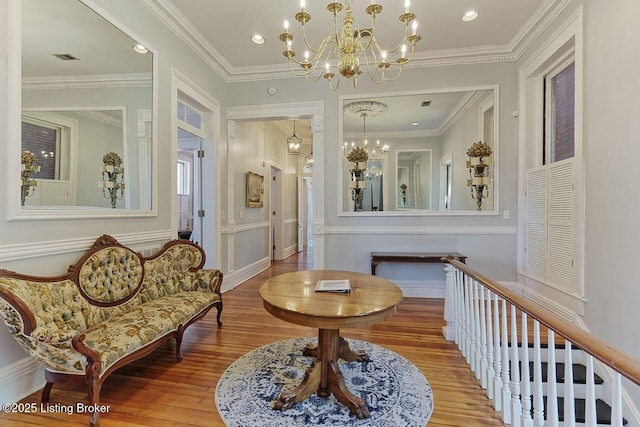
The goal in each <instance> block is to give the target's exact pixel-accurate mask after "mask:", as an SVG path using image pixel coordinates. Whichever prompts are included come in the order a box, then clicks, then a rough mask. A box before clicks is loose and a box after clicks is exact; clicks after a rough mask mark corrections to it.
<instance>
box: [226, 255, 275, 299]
mask: <svg viewBox="0 0 640 427" xmlns="http://www.w3.org/2000/svg"><path fill="white" fill-rule="evenodd" d="M269 267H271V260H270V259H269V257H266V258H262V259H260V260H258V261H256V262H254V263H253V264H249V265H247V266H246V267H243V268H241V269H240V270H235V271H232V272H229V273H225V274H224V278H223V280H222V289H221V290H222V292H226V291H230V290H231V289H233V288H235V287H236V286H238V285H239V284H241V283H242V282H244V281H246V280H249V279H251V278H252V277H253V276H255V275H257V274H258V273H261V272H263V271H264V270H266V269H267V268H269Z"/></svg>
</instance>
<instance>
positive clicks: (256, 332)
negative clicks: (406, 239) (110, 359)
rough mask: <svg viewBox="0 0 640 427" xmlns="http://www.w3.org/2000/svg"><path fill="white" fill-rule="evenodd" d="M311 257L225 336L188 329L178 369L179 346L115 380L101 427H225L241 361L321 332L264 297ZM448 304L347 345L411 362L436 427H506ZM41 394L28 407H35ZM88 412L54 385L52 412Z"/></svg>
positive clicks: (246, 293) (229, 316)
mask: <svg viewBox="0 0 640 427" xmlns="http://www.w3.org/2000/svg"><path fill="white" fill-rule="evenodd" d="M311 257H312V254H311V253H310V252H303V253H302V254H297V255H294V256H292V257H290V258H288V259H286V260H284V261H277V262H274V263H273V265H272V267H271V268H269V269H268V270H266V271H264V272H262V273H260V274H259V275H258V276H256V277H254V278H252V279H249V280H248V281H246V282H245V283H243V284H241V285H240V286H238V287H236V288H235V289H233V290H231V291H229V292H227V293H225V294H224V296H223V298H224V310H223V313H222V321H223V323H224V324H223V326H222V328H218V327H217V325H216V318H215V310H213V311H212V312H211V313H209V314H208V315H207V316H206V317H205V318H204V319H203V320H202V321H200V322H197V323H196V324H194V325H192V326H190V327H189V328H188V329H187V331H186V333H185V336H184V339H183V342H182V353H183V355H184V359H183V360H182V362H179V363H178V362H177V361H176V358H175V343H174V342H171V341H170V342H167V343H165V344H164V345H162V346H160V348H158V349H157V350H156V351H154V352H153V353H152V354H150V355H149V356H147V357H145V358H143V359H140V360H139V361H136V362H134V363H132V364H130V365H128V366H125V367H123V368H121V369H120V370H118V371H117V372H115V373H114V374H112V375H111V377H110V378H109V379H108V380H107V381H106V382H105V383H104V385H103V387H102V394H101V403H102V404H105V405H110V411H109V412H108V413H106V414H102V415H101V417H100V425H101V426H102V427H111V426H124V427H137V426H154V427H155V426H157V427H193V426H213V427H218V426H224V423H223V422H222V420H221V418H220V416H219V415H218V412H217V410H216V406H215V400H214V398H215V397H214V394H215V387H216V384H217V381H218V380H219V378H220V376H221V375H222V373H223V372H224V371H225V369H226V368H227V367H228V366H229V365H230V364H231V363H233V362H234V361H235V360H236V359H237V358H239V357H240V356H242V355H243V354H245V353H247V352H249V351H251V350H253V349H255V348H257V347H260V346H262V345H265V344H268V343H271V342H274V341H280V340H284V339H287V338H294V337H300V336H303V337H313V336H315V335H316V331H314V330H312V329H311V328H307V327H304V326H297V325H293V324H290V323H287V322H284V321H281V320H278V319H276V318H274V317H273V316H271V315H270V314H269V313H267V312H266V310H265V309H264V308H263V306H262V301H261V299H260V296H259V294H258V289H259V287H260V285H261V284H262V282H263V281H264V280H266V279H267V278H269V277H273V276H275V275H278V274H283V273H287V272H290V271H296V270H300V269H310V268H311ZM443 313H444V301H443V300H442V299H423V298H405V299H404V300H403V301H402V302H401V303H400V305H399V306H398V311H397V313H396V314H395V315H394V316H392V317H391V318H390V319H388V320H385V321H384V322H381V323H379V324H376V325H372V326H370V327H367V328H361V329H344V330H342V331H341V333H342V334H343V336H345V337H346V338H347V339H348V338H354V339H359V340H365V341H370V342H372V343H375V344H378V345H380V346H383V347H386V348H389V349H391V350H393V351H395V352H397V353H399V354H400V355H402V356H403V357H405V358H407V359H408V360H410V361H411V362H412V363H414V364H415V365H416V366H417V367H418V368H419V369H420V370H421V371H422V372H423V373H424V375H425V377H426V378H427V379H428V380H429V383H430V385H431V388H432V390H433V394H434V406H435V409H434V412H433V415H432V416H431V420H430V422H429V426H430V427H431V426H465V427H467V426H503V425H504V424H503V423H502V422H501V420H500V416H499V414H496V413H495V411H494V410H493V407H492V405H491V402H490V401H489V400H488V399H487V398H486V393H485V391H484V390H482V389H481V387H480V386H479V382H478V381H477V380H476V379H475V375H474V374H473V373H472V372H471V371H470V370H469V368H468V367H467V365H466V363H465V362H464V358H463V357H462V356H461V355H460V352H459V351H458V350H457V348H456V346H455V345H454V344H453V343H451V342H448V341H445V340H444V338H443V337H442V327H443V326H444V320H443ZM39 399H40V392H38V393H34V394H32V395H30V396H28V397H26V398H25V399H23V402H37V403H38V405H39ZM77 402H84V403H88V401H87V395H86V392H85V391H84V389H82V387H78V386H76V385H70V384H61V385H56V386H54V388H53V390H52V392H51V404H55V403H60V404H62V405H75V404H76V403H77ZM88 418H89V417H88V414H75V413H74V414H72V415H68V414H66V413H40V412H37V413H34V414H15V413H0V425H2V426H3V427H4V426H8V427H14V426H16V427H17V426H21V427H22V426H54V427H57V426H65V427H66V426H86V425H88Z"/></svg>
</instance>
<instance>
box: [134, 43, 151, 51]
mask: <svg viewBox="0 0 640 427" xmlns="http://www.w3.org/2000/svg"><path fill="white" fill-rule="evenodd" d="M133 50H135V51H136V52H138V53H147V52H149V49H147V48H146V47H144V46H143V45H141V44H137V45H135V46H134V47H133Z"/></svg>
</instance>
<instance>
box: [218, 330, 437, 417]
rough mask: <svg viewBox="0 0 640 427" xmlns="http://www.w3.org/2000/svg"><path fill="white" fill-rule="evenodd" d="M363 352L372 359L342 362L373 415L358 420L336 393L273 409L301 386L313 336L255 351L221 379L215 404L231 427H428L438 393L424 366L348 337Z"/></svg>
mask: <svg viewBox="0 0 640 427" xmlns="http://www.w3.org/2000/svg"><path fill="white" fill-rule="evenodd" d="M347 341H348V342H349V346H350V347H351V350H354V351H355V350H364V351H366V352H367V354H368V355H369V359H370V360H369V361H368V362H345V361H343V360H340V362H339V366H340V370H341V371H342V374H343V377H344V380H345V383H346V385H347V387H348V388H349V390H350V391H351V393H353V394H354V395H355V396H358V397H360V398H362V399H364V401H365V402H366V404H367V406H368V407H369V414H370V417H369V418H367V419H362V420H359V419H358V418H356V416H355V415H352V414H351V412H350V411H349V409H348V408H347V407H345V406H344V405H342V404H341V403H339V402H338V401H336V399H335V397H334V396H333V395H331V396H330V397H328V398H326V399H324V398H321V397H318V395H316V394H313V395H312V396H311V397H310V398H308V399H306V400H304V401H303V402H300V403H297V404H295V405H294V406H293V407H292V408H291V409H287V410H286V411H279V410H275V409H273V403H274V402H275V401H276V399H277V398H278V396H279V395H280V392H282V391H283V390H289V389H292V388H294V387H295V386H297V385H298V384H300V382H301V381H302V379H303V378H304V373H305V371H306V369H307V368H308V367H309V366H310V365H311V362H312V361H313V360H314V358H312V357H307V356H303V355H302V350H303V349H304V347H305V345H307V344H308V343H311V344H313V345H316V343H317V340H316V339H314V338H294V339H289V340H285V341H278V342H274V343H271V344H267V345H265V346H262V347H260V348H257V349H255V350H252V351H250V352H249V353H247V354H245V355H244V356H242V357H240V358H239V359H238V360H236V361H235V362H233V363H232V364H231V366H229V367H228V368H227V370H226V371H225V372H224V374H222V377H220V381H218V385H217V387H216V405H217V407H218V412H219V414H220V417H221V418H222V420H223V421H224V422H225V424H226V425H227V426H229V427H249V426H251V427H277V426H286V427H297V426H300V427H303V426H309V425H313V426H325V427H340V426H380V427H390V426H393V427H403V426H406V427H409V426H411V427H424V426H425V425H426V424H427V422H428V421H429V417H430V416H431V413H432V412H433V393H432V391H431V387H430V386H429V383H428V382H427V380H426V378H425V377H424V375H423V374H422V372H420V370H419V369H418V368H417V367H416V366H415V365H413V364H412V363H411V362H409V361H408V360H407V359H405V358H404V357H402V356H400V355H399V354H397V353H395V352H393V351H391V350H389V349H386V348H384V347H380V346H378V345H375V344H371V343H368V342H365V341H358V340H351V339H350V340H347Z"/></svg>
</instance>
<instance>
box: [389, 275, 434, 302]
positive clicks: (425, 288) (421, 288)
mask: <svg viewBox="0 0 640 427" xmlns="http://www.w3.org/2000/svg"><path fill="white" fill-rule="evenodd" d="M387 280H389V281H391V282H393V283H395V284H396V285H398V287H399V288H400V289H402V296H403V297H405V298H444V294H445V281H444V280H419V281H418V280H390V279H387Z"/></svg>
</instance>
